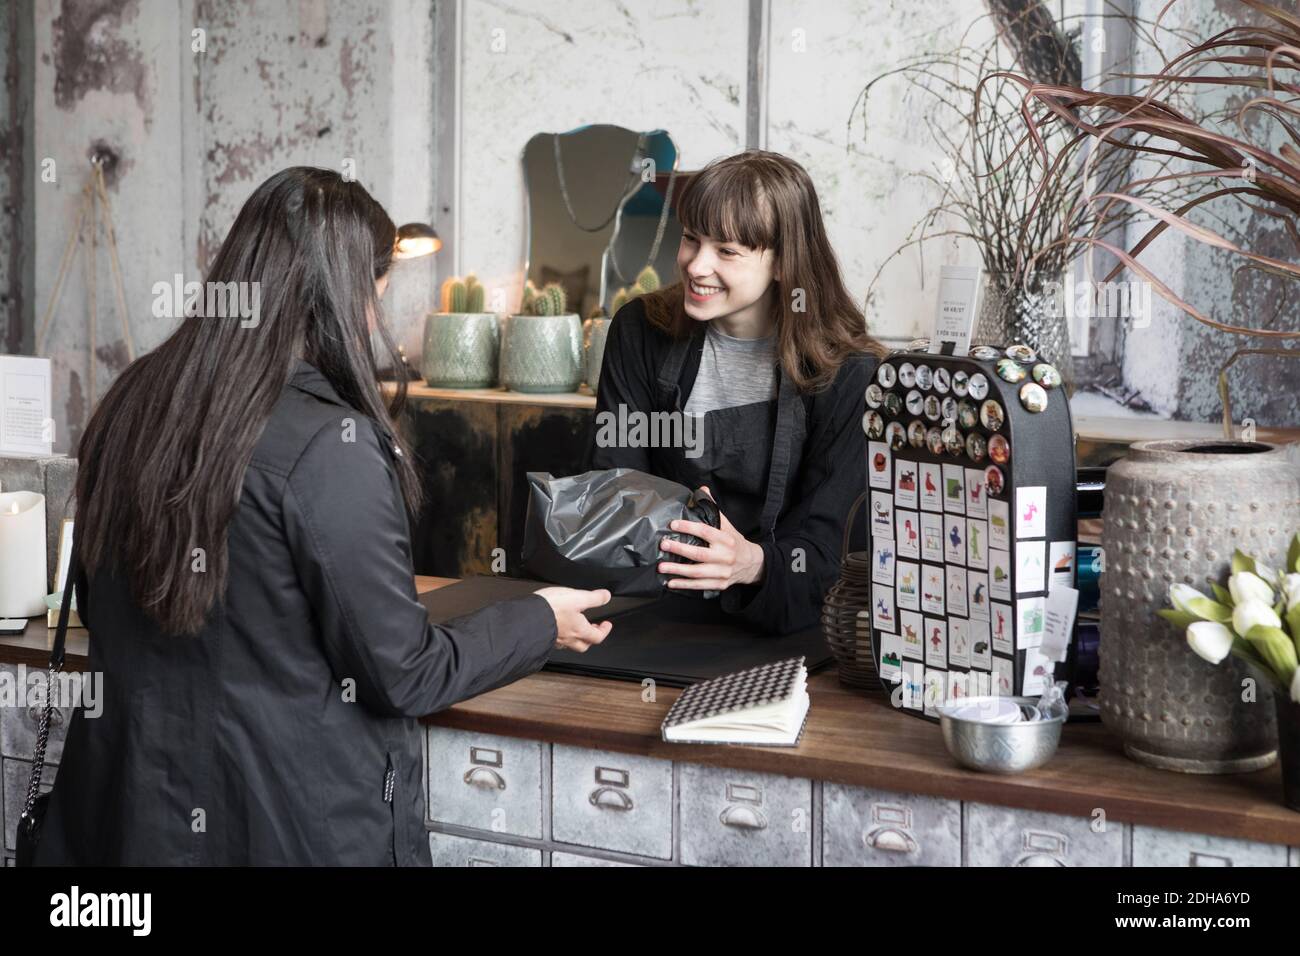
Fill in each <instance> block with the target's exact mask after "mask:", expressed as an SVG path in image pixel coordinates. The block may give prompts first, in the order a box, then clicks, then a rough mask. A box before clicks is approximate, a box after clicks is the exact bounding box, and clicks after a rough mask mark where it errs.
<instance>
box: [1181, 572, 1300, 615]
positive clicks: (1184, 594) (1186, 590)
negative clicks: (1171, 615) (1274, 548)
mask: <svg viewBox="0 0 1300 956" xmlns="http://www.w3.org/2000/svg"><path fill="white" fill-rule="evenodd" d="M1296 577H1297V578H1300V574H1297V575H1296ZM1203 597H1205V595H1204V594H1202V593H1201V592H1200V591H1198V590H1196V588H1194V587H1192V586H1191V585H1190V584H1171V585H1169V603H1170V604H1171V605H1173V606H1174V607H1176V608H1177V609H1178V610H1180V611H1186V612H1187V613H1189V614H1194V613H1196V612H1195V611H1193V610H1192V609H1191V608H1189V607H1188V606H1187V602H1188V601H1191V600H1194V599H1196V598H1203Z"/></svg>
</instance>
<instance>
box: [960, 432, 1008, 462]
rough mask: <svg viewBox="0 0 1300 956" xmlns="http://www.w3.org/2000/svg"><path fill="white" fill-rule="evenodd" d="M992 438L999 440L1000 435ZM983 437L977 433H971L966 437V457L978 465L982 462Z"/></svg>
mask: <svg viewBox="0 0 1300 956" xmlns="http://www.w3.org/2000/svg"><path fill="white" fill-rule="evenodd" d="M993 437H994V438H1001V437H1002V436H1001V435H994V436H993ZM985 447H986V446H985V444H984V436H983V435H980V434H979V433H978V432H971V433H970V434H969V435H967V436H966V457H967V458H969V459H970V460H971V461H973V462H975V463H976V464H979V463H980V462H981V461H983V460H984V451H985Z"/></svg>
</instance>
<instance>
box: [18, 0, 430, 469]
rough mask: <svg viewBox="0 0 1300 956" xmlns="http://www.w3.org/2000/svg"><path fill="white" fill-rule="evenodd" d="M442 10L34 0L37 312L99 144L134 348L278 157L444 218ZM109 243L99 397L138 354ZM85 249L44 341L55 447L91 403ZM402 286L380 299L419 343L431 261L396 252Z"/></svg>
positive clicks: (71, 441) (392, 205) (421, 214)
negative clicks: (436, 73)
mask: <svg viewBox="0 0 1300 956" xmlns="http://www.w3.org/2000/svg"><path fill="white" fill-rule="evenodd" d="M432 12H433V3H432V2H431V0H352V2H348V3H330V2H328V0H296V2H288V3H286V2H279V0H35V8H34V21H35V49H36V57H35V62H34V64H33V70H34V84H33V87H34V94H33V96H34V104H33V105H34V111H33V113H34V116H33V122H32V124H31V135H32V136H33V138H34V142H35V147H34V151H35V154H36V156H37V157H38V158H43V157H49V158H52V159H53V160H54V161H55V163H56V166H57V169H58V178H57V182H54V183H42V182H40V181H39V179H34V178H33V177H32V176H31V175H30V174H29V175H28V179H27V181H28V182H29V183H31V192H32V194H33V198H34V204H35V220H36V228H35V236H34V255H35V270H36V283H35V285H36V290H35V291H36V299H37V309H36V312H35V313H34V314H35V315H36V316H37V317H39V314H40V311H41V310H43V309H44V308H45V305H46V303H47V302H48V301H49V297H50V295H51V294H52V291H53V285H54V276H55V274H56V273H57V271H58V265H59V262H60V259H61V258H62V255H63V251H64V244H65V242H66V241H67V238H68V235H69V234H70V232H71V231H72V228H73V226H74V223H75V219H76V214H77V209H78V206H79V203H80V201H81V196H82V189H83V187H84V185H85V183H86V181H87V176H88V174H89V168H90V167H89V156H90V154H91V152H92V151H93V150H94V149H95V147H96V146H97V145H99V146H103V147H106V148H107V149H109V150H110V151H111V153H112V155H113V156H114V157H115V160H114V161H113V165H112V166H111V167H110V168H109V171H108V186H109V194H110V202H111V203H112V208H113V217H114V221H115V224H116V234H117V239H118V243H119V247H120V253H121V264H122V274H123V284H124V287H125V298H126V303H127V312H128V318H129V322H130V335H131V338H132V340H133V342H134V345H135V354H136V355H139V354H142V353H143V352H145V351H148V350H149V349H150V348H152V347H154V346H155V345H157V344H158V342H160V341H161V340H162V339H163V338H165V337H166V336H167V335H168V334H169V333H170V332H171V330H172V329H173V328H174V327H175V324H176V319H175V318H172V317H162V318H158V317H155V316H154V315H153V314H152V308H151V307H152V303H153V299H154V293H153V287H154V284H155V283H157V282H171V281H172V279H173V276H175V275H176V274H181V275H182V276H183V278H184V279H185V280H191V279H198V278H201V277H202V274H203V270H204V269H205V268H206V266H207V264H208V263H209V262H210V260H211V256H212V255H213V254H214V253H215V251H216V249H217V247H218V245H219V244H220V242H221V239H222V237H223V236H224V235H225V232H226V230H227V229H228V228H229V226H230V223H231V222H232V221H233V219H234V215H235V213H236V212H237V211H238V209H239V207H240V206H241V205H242V204H243V202H244V200H245V199H247V197H248V195H249V193H251V192H252V190H253V189H254V188H255V187H256V186H257V184H258V183H260V182H261V181H262V180H263V179H265V178H266V177H267V176H268V175H270V174H271V173H272V172H275V171H276V170H279V169H282V168H284V167H286V166H290V165H316V166H326V167H330V168H334V169H342V165H343V163H344V161H345V160H348V161H351V166H352V169H353V170H354V171H355V175H356V177H357V179H358V180H359V181H360V182H361V183H362V184H363V185H365V186H367V188H369V189H370V190H371V191H372V192H373V193H374V195H375V196H376V198H377V199H379V201H380V202H381V203H383V204H384V205H385V206H386V207H387V208H388V209H389V210H390V211H391V212H392V214H393V216H394V217H395V218H396V219H397V220H398V221H399V222H402V221H408V220H421V221H428V220H430V219H431V218H433V209H432V203H433V194H434V183H433V175H432V172H433V164H432V159H431V157H432V145H433V144H432V129H433V116H432V106H431V104H432V95H433V69H432V49H433V43H432V29H433V27H432V22H433V21H432ZM196 29H199V30H202V31H203V33H202V35H201V36H196V35H195V34H194V33H193V31H194V30H196ZM196 46H197V47H199V48H198V49H196ZM100 242H101V246H100V249H99V255H98V257H97V259H98V262H97V264H98V268H97V269H96V271H95V273H94V279H95V290H96V299H97V302H98V311H99V320H98V323H97V326H96V329H97V333H96V343H95V354H96V356H97V358H98V361H99V365H98V370H97V373H96V381H95V388H94V394H95V396H96V397H98V396H102V395H103V393H104V391H105V389H106V388H107V386H108V384H109V383H110V382H111V381H112V379H113V377H114V376H115V375H116V374H117V373H118V372H120V371H121V369H122V368H123V367H125V365H126V364H127V361H128V355H127V347H126V335H125V334H124V333H123V331H122V328H121V324H120V322H119V320H118V318H117V316H116V314H115V312H114V309H113V302H112V296H111V285H110V281H111V273H110V270H109V264H108V258H107V255H106V254H105V251H104V248H103V246H102V242H103V239H102V237H101V239H100ZM86 251H87V250H86V249H85V248H84V247H82V248H80V249H79V250H78V259H77V260H76V263H75V267H74V268H73V269H72V270H71V272H70V273H69V275H68V278H67V280H66V284H65V288H64V290H63V293H62V297H61V299H60V305H59V308H58V310H57V312H56V313H55V315H54V318H53V320H52V323H51V329H50V333H49V335H48V339H47V341H46V342H45V343H44V347H43V349H42V350H41V354H44V355H48V356H49V357H50V358H51V359H52V362H53V366H54V375H55V387H54V391H55V396H56V400H55V404H56V408H55V410H54V411H55V415H54V417H55V426H56V444H55V447H56V450H60V451H68V450H70V449H72V448H74V447H75V445H76V442H77V440H78V438H79V436H80V430H81V428H82V426H83V425H84V424H85V422H86V420H87V418H88V415H89V411H90V384H89V381H88V376H89V371H88V352H89V349H90V332H89V321H90V320H89V299H88V288H89V285H90V283H89V279H90V275H89V273H88V271H87V266H86V263H87V261H88V259H87V257H86V256H85V252H86ZM392 288H393V293H392V295H391V296H390V297H389V298H388V299H387V300H386V305H387V307H388V309H389V312H390V315H393V316H394V317H396V318H397V319H398V322H397V324H398V326H399V331H400V332H401V333H402V334H403V335H404V336H405V341H406V342H407V343H408V344H409V343H410V342H411V340H412V339H413V338H415V335H414V334H413V330H414V329H415V328H416V327H417V325H418V319H419V314H420V313H421V312H422V311H423V309H424V308H425V306H426V303H428V302H429V301H431V296H432V289H433V266H432V264H431V263H430V262H428V261H427V260H426V261H417V262H412V263H404V264H402V265H401V267H400V268H399V271H398V273H397V274H395V275H394V279H393V283H392Z"/></svg>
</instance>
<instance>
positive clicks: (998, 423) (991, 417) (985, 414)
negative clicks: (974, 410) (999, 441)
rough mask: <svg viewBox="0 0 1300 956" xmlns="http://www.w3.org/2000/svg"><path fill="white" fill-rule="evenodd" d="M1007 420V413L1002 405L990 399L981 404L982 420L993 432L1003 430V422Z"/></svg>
mask: <svg viewBox="0 0 1300 956" xmlns="http://www.w3.org/2000/svg"><path fill="white" fill-rule="evenodd" d="M1005 421H1006V415H1005V414H1003V411H1002V406H1001V405H999V404H998V403H997V402H995V401H994V400H993V399H991V398H990V399H989V400H988V401H986V402H985V403H984V404H983V405H981V406H980V422H981V424H983V426H984V427H985V428H987V429H988V430H989V431H991V432H996V431H1001V430H1002V423H1003V422H1005Z"/></svg>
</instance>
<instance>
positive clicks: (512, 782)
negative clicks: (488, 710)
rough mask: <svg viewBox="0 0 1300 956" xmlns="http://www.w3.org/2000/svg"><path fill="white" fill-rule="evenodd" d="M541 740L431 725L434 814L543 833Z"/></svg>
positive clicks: (495, 828) (443, 818) (454, 820)
mask: <svg viewBox="0 0 1300 956" xmlns="http://www.w3.org/2000/svg"><path fill="white" fill-rule="evenodd" d="M542 746H543V745H542V744H541V743H539V742H537V741H535V740H520V739H518V738H515V737H498V736H494V735H492V734H479V733H474V732H472V731H467V730H452V729H450V728H446V727H430V728H429V816H430V817H431V818H432V819H433V820H434V821H436V822H438V823H452V824H458V825H460V826H467V827H477V828H479V829H482V830H491V831H492V832H494V833H511V834H514V835H516V836H527V837H535V838H540V837H541V835H542Z"/></svg>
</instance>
